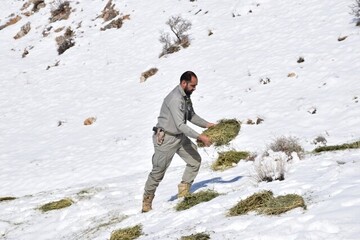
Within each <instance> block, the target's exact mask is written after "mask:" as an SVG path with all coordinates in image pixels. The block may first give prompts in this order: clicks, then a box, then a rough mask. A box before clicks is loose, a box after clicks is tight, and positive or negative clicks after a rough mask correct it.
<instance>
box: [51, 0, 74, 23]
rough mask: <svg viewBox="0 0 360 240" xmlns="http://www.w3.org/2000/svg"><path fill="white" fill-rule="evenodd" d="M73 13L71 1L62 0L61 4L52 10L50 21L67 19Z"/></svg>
mask: <svg viewBox="0 0 360 240" xmlns="http://www.w3.org/2000/svg"><path fill="white" fill-rule="evenodd" d="M70 13H71V7H70V2H69V1H64V2H62V1H60V3H59V5H58V6H56V7H55V9H53V10H52V11H51V17H50V22H51V23H52V22H56V21H60V20H66V19H68V18H69V16H70Z"/></svg>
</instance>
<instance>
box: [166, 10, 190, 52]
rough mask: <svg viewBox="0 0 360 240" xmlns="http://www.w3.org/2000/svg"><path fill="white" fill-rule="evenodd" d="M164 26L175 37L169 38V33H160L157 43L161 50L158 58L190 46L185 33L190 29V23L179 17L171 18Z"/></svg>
mask: <svg viewBox="0 0 360 240" xmlns="http://www.w3.org/2000/svg"><path fill="white" fill-rule="evenodd" d="M166 25H168V26H169V27H170V30H171V32H172V33H173V34H174V35H175V38H173V39H172V38H171V37H170V35H169V33H162V34H161V36H160V38H159V41H160V43H162V44H163V50H162V52H161V54H160V56H159V57H162V56H164V55H167V54H171V53H174V52H177V51H179V50H180V49H181V47H183V48H187V47H189V46H190V38H189V35H188V34H187V33H186V32H187V31H189V30H190V29H191V25H192V24H191V22H190V21H188V20H186V19H183V18H182V17H181V16H172V17H171V18H170V19H169V20H168V21H167V22H166Z"/></svg>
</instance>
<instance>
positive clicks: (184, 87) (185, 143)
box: [142, 71, 215, 212]
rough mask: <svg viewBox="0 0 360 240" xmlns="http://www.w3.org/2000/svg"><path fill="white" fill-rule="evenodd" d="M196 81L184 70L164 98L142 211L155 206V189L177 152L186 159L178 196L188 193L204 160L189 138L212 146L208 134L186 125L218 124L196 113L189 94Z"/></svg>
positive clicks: (192, 74)
mask: <svg viewBox="0 0 360 240" xmlns="http://www.w3.org/2000/svg"><path fill="white" fill-rule="evenodd" d="M197 84H198V79H197V77H196V75H195V73H193V72H191V71H187V72H184V73H183V74H182V75H181V77H180V84H179V85H178V86H176V87H175V88H174V89H173V90H172V91H171V92H170V93H169V94H168V95H167V96H166V98H165V99H164V102H163V104H162V106H161V110H160V115H159V117H158V123H157V125H156V127H154V129H153V130H154V135H153V143H154V149H155V153H154V155H153V157H152V165H153V167H152V171H151V172H150V174H149V177H148V179H147V181H146V184H145V189H144V198H143V205H142V212H148V211H150V210H151V209H152V201H153V199H154V197H155V191H156V188H157V187H158V186H159V183H160V182H161V180H162V179H163V178H164V175H165V171H166V169H167V168H168V167H169V165H170V163H171V160H172V159H173V157H174V155H175V153H177V154H178V155H179V156H180V157H181V158H182V159H183V160H184V161H185V162H186V168H185V171H184V174H183V176H182V181H181V183H180V184H179V185H178V197H183V196H185V195H187V194H189V191H190V187H191V184H192V183H193V181H194V179H195V177H196V175H197V174H198V172H199V168H200V163H201V157H200V154H199V153H198V151H197V147H196V145H195V144H194V143H193V142H192V141H191V140H190V139H189V137H190V138H194V139H197V140H198V141H201V142H203V143H204V145H205V146H207V147H208V146H210V145H211V141H210V139H209V138H208V137H207V136H205V135H203V134H199V133H197V132H196V131H195V130H193V129H192V128H190V127H189V126H188V125H186V122H187V121H190V122H191V123H193V124H195V125H197V126H199V127H202V128H209V127H211V126H213V125H215V124H213V123H209V122H207V121H205V120H204V119H202V118H201V117H199V116H198V115H197V114H196V113H195V112H194V109H193V107H192V103H191V100H190V95H191V94H192V93H193V92H194V91H195V89H196V86H197Z"/></svg>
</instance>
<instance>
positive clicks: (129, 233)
mask: <svg viewBox="0 0 360 240" xmlns="http://www.w3.org/2000/svg"><path fill="white" fill-rule="evenodd" d="M142 234H143V233H142V226H141V225H140V224H139V225H136V226H134V227H128V228H122V229H119V230H116V231H113V232H112V233H111V237H110V240H123V239H128V240H133V239H136V238H138V237H140V236H141V235H142Z"/></svg>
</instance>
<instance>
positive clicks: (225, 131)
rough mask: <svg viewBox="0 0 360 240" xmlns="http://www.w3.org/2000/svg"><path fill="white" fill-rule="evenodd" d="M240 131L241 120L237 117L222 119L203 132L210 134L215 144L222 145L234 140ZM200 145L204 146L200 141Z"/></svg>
mask: <svg viewBox="0 0 360 240" xmlns="http://www.w3.org/2000/svg"><path fill="white" fill-rule="evenodd" d="M239 131H240V121H238V120H236V119H222V120H220V121H219V122H218V123H217V124H216V125H215V126H213V127H210V128H208V129H206V130H205V131H204V132H203V133H202V134H204V135H206V136H208V137H209V138H210V140H211V142H212V143H213V144H214V146H217V147H218V146H222V145H226V144H228V143H229V142H230V141H231V140H233V139H234V138H235V137H236V136H237V135H238V134H239ZM198 146H199V147H204V144H203V143H202V142H198Z"/></svg>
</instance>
